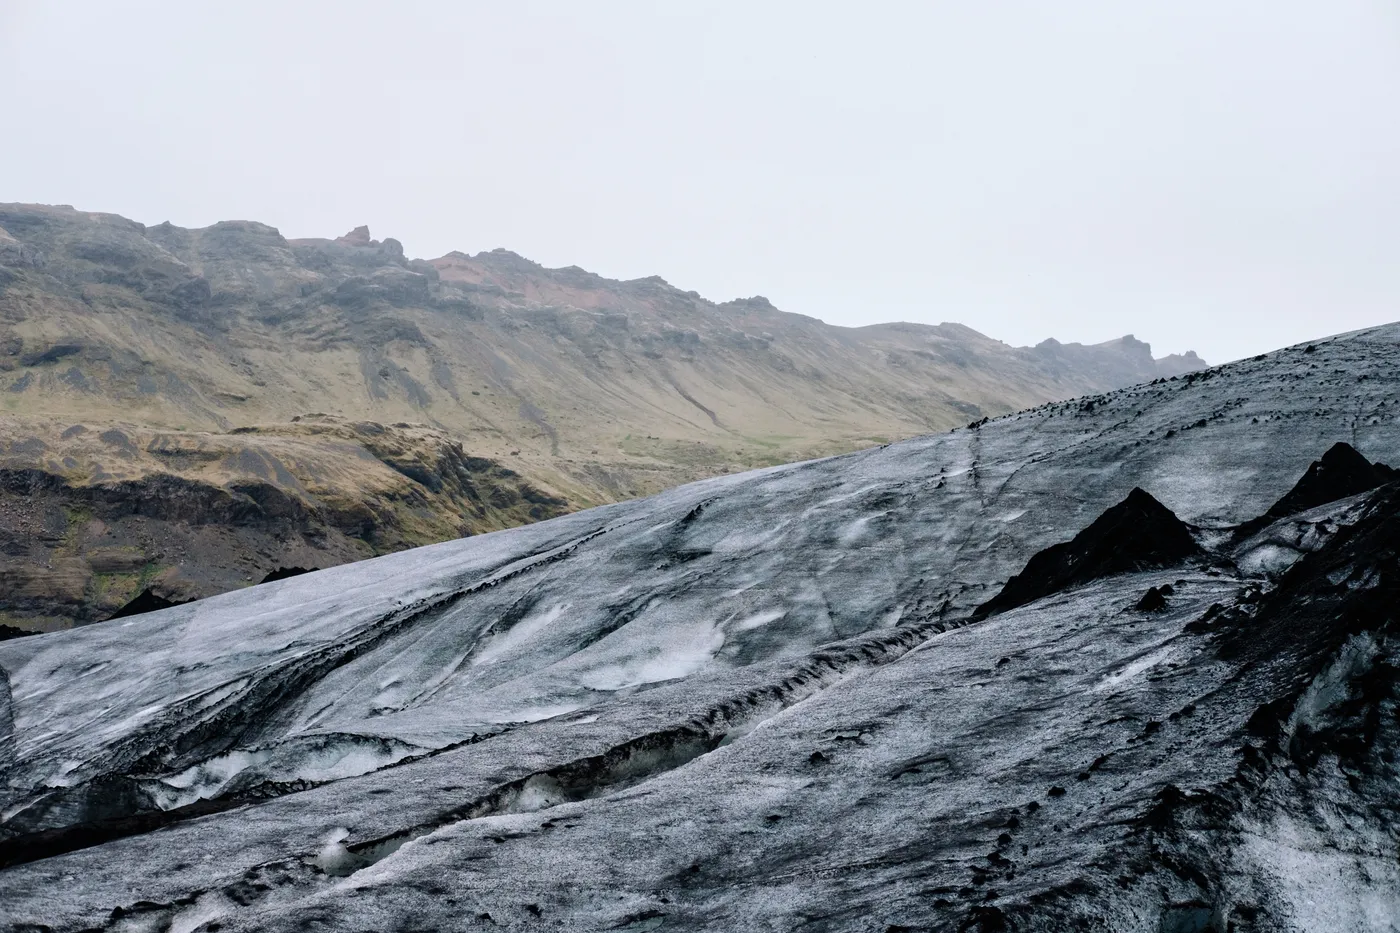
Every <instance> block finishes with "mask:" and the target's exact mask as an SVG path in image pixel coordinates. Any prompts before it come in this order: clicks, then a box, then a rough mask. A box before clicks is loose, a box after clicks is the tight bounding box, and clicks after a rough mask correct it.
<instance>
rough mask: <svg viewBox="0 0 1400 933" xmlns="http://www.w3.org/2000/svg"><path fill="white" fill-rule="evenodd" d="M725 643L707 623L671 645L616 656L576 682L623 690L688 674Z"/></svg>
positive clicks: (594, 687)
mask: <svg viewBox="0 0 1400 933" xmlns="http://www.w3.org/2000/svg"><path fill="white" fill-rule="evenodd" d="M722 647H724V633H723V632H721V631H720V630H719V629H718V628H715V627H707V631H706V632H705V633H696V637H693V638H689V639H676V640H674V641H673V642H672V644H671V645H670V646H655V647H654V648H653V649H652V653H648V654H632V655H627V656H622V657H617V658H615V659H614V660H611V661H609V662H608V663H605V664H601V665H599V666H597V667H594V668H593V669H591V670H588V671H585V672H583V673H582V674H581V675H580V677H579V682H580V683H581V684H583V685H584V686H585V687H589V688H590V689H593V690H624V689H626V688H628V687H637V686H640V685H642V684H655V683H661V682H663V681H667V680H678V679H680V678H682V677H689V676H690V675H691V674H694V673H695V672H696V671H699V670H701V669H702V668H704V667H705V665H707V664H709V663H710V661H711V660H713V659H714V656H715V655H716V654H718V653H719V649H720V648H722Z"/></svg>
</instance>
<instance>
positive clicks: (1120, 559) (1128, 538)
mask: <svg viewBox="0 0 1400 933" xmlns="http://www.w3.org/2000/svg"><path fill="white" fill-rule="evenodd" d="M1200 551H1201V549H1200V546H1199V545H1198V544H1196V541H1195V539H1194V538H1193V537H1192V536H1191V529H1190V528H1188V527H1187V526H1186V524H1185V523H1183V522H1182V521H1181V519H1179V518H1177V517H1176V516H1175V515H1173V514H1172V512H1171V510H1170V509H1168V508H1167V507H1166V506H1164V505H1162V503H1160V502H1158V501H1157V500H1156V499H1154V498H1152V496H1151V495H1149V494H1148V493H1146V492H1143V491H1142V490H1141V489H1137V488H1134V489H1133V491H1132V492H1130V493H1128V497H1127V498H1126V499H1124V500H1123V501H1122V502H1120V503H1118V504H1117V505H1115V506H1113V507H1112V508H1110V509H1108V510H1107V511H1105V512H1104V513H1103V514H1102V515H1100V516H1099V517H1098V518H1096V519H1094V521H1093V523H1092V524H1091V525H1089V527H1088V528H1085V529H1084V530H1083V531H1081V532H1080V533H1079V534H1077V535H1075V536H1074V539H1073V540H1072V541H1066V542H1065V543H1063V544H1056V545H1054V546H1053V547H1048V548H1046V549H1045V550H1043V551H1041V552H1040V553H1038V554H1036V555H1035V556H1034V557H1032V558H1031V559H1030V561H1029V562H1028V563H1027V564H1026V569H1025V570H1022V571H1021V572H1020V573H1018V574H1016V576H1014V577H1012V578H1011V579H1010V580H1008V581H1007V582H1006V586H1004V587H1002V589H1001V592H1000V593H998V594H997V595H996V596H994V597H992V598H991V599H989V600H988V601H987V602H985V603H983V604H982V605H980V606H978V607H977V610H976V611H975V612H974V613H973V615H974V616H976V617H978V618H981V617H983V616H988V615H992V614H993V613H997V612H1005V611H1006V610H1008V609H1015V608H1016V607H1017V606H1024V605H1025V604H1026V603H1030V602H1034V601H1035V600H1037V599H1044V598H1045V597H1046V596H1050V595H1051V594H1053V593H1058V592H1060V591H1061V590H1065V589H1068V588H1069V587H1071V586H1080V585H1083V584H1085V583H1088V582H1090V581H1091V580H1097V579H1099V578H1100V577H1107V576H1112V575H1113V574H1119V573H1133V572H1136V571H1143V570H1152V569H1155V568H1159V567H1174V566H1177V565H1179V564H1182V563H1184V562H1185V561H1186V560H1187V559H1188V558H1190V557H1192V556H1194V555H1196V554H1199V553H1200ZM1159 595H1160V594H1159Z"/></svg>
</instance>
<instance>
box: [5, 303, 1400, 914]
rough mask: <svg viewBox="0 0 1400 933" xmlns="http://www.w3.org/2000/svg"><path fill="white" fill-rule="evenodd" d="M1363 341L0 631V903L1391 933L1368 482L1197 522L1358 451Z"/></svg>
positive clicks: (1393, 334)
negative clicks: (136, 609) (59, 624)
mask: <svg viewBox="0 0 1400 933" xmlns="http://www.w3.org/2000/svg"><path fill="white" fill-rule="evenodd" d="M1397 362H1400V326H1397V327H1388V328H1380V329H1377V330H1372V331H1367V332H1362V333H1358V334H1352V335H1345V336H1343V337H1339V338H1335V339H1333V340H1330V341H1322V342H1318V343H1317V344H1316V345H1315V349H1313V350H1312V351H1311V352H1307V351H1305V350H1304V349H1303V348H1297V349H1293V350H1285V351H1280V352H1279V353H1277V354H1271V355H1269V356H1267V357H1265V358H1261V359H1258V360H1252V361H1247V362H1244V363H1240V364H1234V365H1231V366H1226V367H1220V368H1218V369H1213V370H1210V371H1208V372H1206V373H1205V374H1202V375H1196V376H1192V377H1185V378H1179V379H1175V380H1166V381H1158V382H1157V383H1155V384H1150V385H1144V386H1138V387H1134V388H1132V389H1128V390H1124V391H1121V392H1115V393H1112V394H1109V395H1106V396H1102V397H1096V398H1092V399H1086V400H1082V401H1078V402H1074V403H1067V404H1066V403H1062V404H1055V405H1050V406H1044V407H1042V408H1040V409H1036V410H1032V411H1028V412H1022V413H1019V414H1016V415H1011V416H1008V417H1006V418H1001V419H993V420H991V421H988V422H986V423H979V424H978V425H977V426H976V427H971V428H964V429H958V430H955V431H952V432H949V433H946V434H942V435H936V436H929V437H925V438H919V439H916V440H913V441H908V442H904V443H900V444H893V445H890V446H888V447H885V448H881V449H876V450H870V451H863V452H861V453H858V454H852V455H847V456H843V457H837V458H832V459H828V460H822V461H816V462H811V463H805V464H798V465H793V466H789V467H777V468H772V469H768V470H764V471H760V472H756V473H751V474H744V475H740V476H730V477H723V478H719V479H715V480H710V481H706V482H703V483H698V484H693V485H690V486H685V487H681V488H678V489H675V490H671V491H669V492H667V493H664V494H662V495H659V496H656V497H653V498H650V499H646V500H640V501H637V502H630V503H621V504H617V505H612V506H606V507H602V508H599V509H593V510H588V511H584V512H579V513H576V514H572V515H567V516H564V517H561V518H558V519H554V520H551V521H547V522H542V523H539V524H536V525H532V526H528V527H524V528H518V529H512V530H509V531H506V532H501V533H497V534H492V535H486V536H481V537H478V538H474V539H467V540H463V541H456V542H450V543H447V544H442V545H436V546H433V547H429V548H422V549H417V550H413V551H408V552H404V553H401V554H396V555H390V556H388V557H383V558H379V559H376V560H372V561H366V562H363V563H360V564H356V565H353V566H344V567H338V568H332V569H329V570H323V571H319V572H316V573H311V574H304V575H300V576H297V577H295V578H292V579H287V580H282V581H278V582H275V583H269V584H267V585H265V586H259V587H253V588H251V589H248V590H245V591H240V592H237V593H230V594H226V595H224V596H220V597H215V598H213V599H209V600H203V601H200V602H198V603H194V604H190V605H187V606H179V607H175V608H172V609H167V610H164V611H161V612H157V613H152V614H150V615H146V616H137V617H132V618H129V619H122V620H118V621H116V622H111V623H103V624H99V625H95V626H89V627H86V628H84V629H80V630H74V631H71V632H60V633H54V634H49V635H41V636H36V637H32V638H23V639H16V640H12V641H7V642H4V643H3V644H0V669H3V671H4V674H5V677H4V680H3V683H4V684H5V685H6V686H7V691H0V763H4V764H0V768H3V770H0V792H2V793H3V797H2V798H0V814H3V816H0V847H3V853H4V855H5V857H6V859H7V860H8V861H9V862H10V865H9V867H7V868H4V869H3V870H0V903H2V904H3V905H4V906H5V908H6V910H7V914H6V919H7V922H9V923H10V924H11V926H12V927H13V928H16V929H22V928H24V927H23V925H24V924H43V925H46V926H48V927H49V928H51V929H54V930H78V929H111V930H122V929H177V930H195V929H205V930H212V929H215V928H216V927H217V929H219V930H224V931H227V930H269V929H272V930H277V929H286V930H303V929H317V928H322V929H335V930H342V929H346V930H389V929H434V930H451V929H463V930H469V929H482V928H486V929H492V928H500V929H515V930H539V929H580V930H592V929H598V930H603V929H628V930H657V929H659V930H663V931H664V930H702V929H705V930H735V929H744V930H747V929H783V930H788V929H793V930H798V929H800V930H826V931H838V930H839V931H844V930H876V931H888V930H891V929H893V930H911V929H912V930H957V929H965V930H984V931H992V930H1034V931H1059V930H1075V929H1088V930H1100V931H1114V933H1120V931H1129V933H1131V931H1142V933H1161V931H1163V930H1171V931H1181V930H1197V931H1200V930H1216V931H1221V933H1223V931H1226V930H1229V929H1234V930H1236V931H1239V933H1244V931H1248V930H1254V931H1265V930H1268V931H1275V930H1285V931H1300V933H1301V931H1319V930H1322V931H1328V930H1339V931H1340V930H1386V929H1389V925H1390V924H1391V922H1392V920H1393V918H1394V917H1395V916H1397V914H1398V913H1400V895H1397V893H1396V892H1398V891H1400V820H1397V818H1396V815H1395V810H1394V805H1393V804H1394V786H1395V783H1394V782H1395V780H1396V777H1397V776H1396V775H1395V773H1394V768H1395V760H1396V759H1395V755H1396V752H1397V750H1400V749H1397V740H1400V735H1398V734H1397V733H1398V732H1400V720H1398V719H1397V717H1396V713H1395V711H1396V695H1395V688H1394V676H1393V674H1394V671H1395V669H1396V667H1397V661H1398V660H1400V657H1397V654H1400V652H1397V645H1396V642H1395V636H1394V631H1393V629H1394V621H1393V619H1392V614H1393V611H1394V610H1393V606H1394V605H1395V602H1394V595H1395V594H1394V593H1393V592H1392V591H1393V589H1394V585H1395V580H1394V577H1395V574H1394V569H1395V560H1396V551H1395V542H1394V540H1393V538H1394V529H1395V527H1396V522H1397V521H1400V517H1398V516H1397V514H1396V511H1397V495H1400V494H1397V492H1396V491H1395V488H1394V487H1393V486H1390V485H1385V486H1382V487H1380V488H1378V489H1375V490H1371V491H1362V492H1359V493H1356V494H1352V495H1347V496H1344V497H1343V498H1340V499H1332V500H1330V501H1320V502H1318V501H1316V500H1317V498H1318V497H1316V496H1315V497H1313V498H1312V499H1311V500H1309V502H1311V503H1314V504H1311V506H1310V507H1309V508H1306V509H1305V510H1303V511H1301V512H1296V513H1293V514H1289V515H1284V516H1282V517H1279V518H1277V519H1276V520H1271V521H1270V522H1269V524H1268V525H1267V526H1265V527H1263V528H1261V529H1259V530H1257V531H1255V532H1254V533H1252V534H1248V535H1245V536H1238V535H1237V534H1236V529H1237V528H1238V527H1239V526H1240V525H1242V524H1243V523H1246V522H1249V521H1251V520H1252V519H1254V518H1256V517H1257V516H1259V515H1262V514H1264V513H1265V512H1267V511H1269V509H1270V508H1271V507H1272V506H1273V504H1274V503H1276V502H1277V501H1278V500H1279V499H1280V497H1281V496H1282V495H1284V494H1285V493H1286V491H1287V490H1289V489H1290V488H1292V487H1293V486H1294V485H1295V484H1297V483H1298V482H1299V478H1300V477H1303V476H1304V475H1305V474H1306V473H1307V472H1308V468H1309V464H1310V463H1311V462H1312V461H1314V460H1315V459H1317V458H1319V457H1320V456H1322V455H1323V453H1324V452H1325V451H1326V450H1327V449H1328V448H1329V447H1331V446H1332V445H1333V444H1334V443H1336V442H1338V441H1346V442H1347V443H1348V444H1350V445H1351V446H1352V447H1353V448H1355V450H1357V451H1358V452H1359V453H1360V454H1361V455H1362V456H1365V457H1367V458H1373V459H1380V460H1385V461H1387V462H1394V458H1395V455H1396V453H1397V452H1400V421H1397V415H1400V408H1397V406H1398V405H1400V375H1397V373H1400V367H1398V366H1397V365H1396V364H1397ZM1339 488H1341V487H1339ZM1134 489H1144V490H1151V492H1152V497H1153V500H1154V502H1153V503H1152V504H1149V502H1148V500H1147V499H1146V497H1145V496H1144V495H1143V494H1140V493H1139V494H1134V493H1133V490H1134ZM1334 491H1335V490H1334ZM1324 498H1325V497H1324ZM1125 500H1126V505H1125ZM1129 512H1133V513H1135V514H1136V516H1137V521H1135V522H1124V521H1123V519H1124V517H1125V516H1126V515H1127V514H1128V513H1129ZM1167 513H1169V514H1170V515H1174V516H1176V517H1177V518H1176V519H1172V520H1171V521H1168V514H1167ZM1177 519H1179V521H1180V522H1181V523H1184V525H1186V526H1189V527H1190V533H1189V538H1190V540H1191V542H1192V547H1190V548H1188V547H1186V546H1185V542H1184V539H1181V538H1180V537H1179V536H1177V535H1176V531H1175V530H1180V528H1179V526H1178V525H1176V524H1174V522H1175V521H1177ZM1139 526H1144V527H1148V528H1149V530H1150V529H1151V528H1153V527H1155V529H1156V531H1158V532H1160V534H1152V535H1149V536H1148V538H1147V540H1148V541H1149V542H1156V541H1158V540H1165V541H1166V542H1167V544H1166V545H1165V546H1162V547H1158V546H1156V545H1155V544H1154V545H1153V546H1150V547H1145V548H1141V549H1139V551H1138V552H1137V553H1136V554H1134V553H1128V554H1127V555H1126V557H1125V558H1124V559H1120V555H1118V554H1117V553H1116V549H1115V548H1113V547H1108V546H1107V545H1108V544H1109V543H1116V544H1117V545H1118V546H1119V547H1131V545H1132V541H1133V538H1134V536H1133V535H1132V533H1131V532H1132V531H1133V530H1134V529H1135V528H1137V527H1139ZM1090 529H1094V530H1093V532H1092V534H1091V533H1090V532H1089V530H1090ZM1173 529H1175V530H1173ZM1081 533H1083V534H1082V535H1081ZM1076 540H1077V541H1079V543H1080V544H1081V545H1083V544H1086V543H1090V544H1095V545H1096V546H1095V547H1087V548H1084V549H1083V554H1084V555H1085V557H1084V559H1083V560H1077V561H1075V562H1073V566H1068V562H1066V561H1063V560H1062V558H1063V557H1064V556H1065V555H1066V554H1067V553H1070V552H1067V551H1066V550H1065V544H1066V542H1069V543H1070V544H1073V543H1074V542H1075V541H1076ZM1197 547H1199V549H1200V553H1197V552H1196V550H1195V548H1197ZM1075 553H1078V552H1075ZM1037 555H1042V556H1040V557H1037ZM1047 555H1048V556H1047ZM1085 561H1087V563H1086V562H1085ZM1041 565H1044V566H1049V567H1051V569H1052V570H1056V572H1055V573H1053V574H1048V575H1047V576H1046V579H1047V580H1050V581H1051V582H1052V583H1053V585H1050V586H1044V587H1039V588H1038V590H1037V592H1036V593H1035V594H1032V595H1033V598H1031V599H1030V601H1028V602H1025V603H1024V604H1021V605H1017V606H1015V607H1007V608H1005V609H1004V610H1003V611H999V612H996V613H994V614H989V615H987V616H985V617H982V618H980V619H974V618H973V613H974V610H975V609H976V607H978V606H980V605H983V604H985V603H987V602H988V600H989V599H991V598H992V597H993V596H994V594H997V593H999V592H1001V591H1002V590H1003V589H1004V588H1006V587H1007V585H1008V581H1009V580H1010V579H1011V578H1012V577H1013V575H1016V574H1018V573H1021V572H1022V571H1023V570H1027V569H1029V568H1030V567H1033V566H1041ZM1067 566H1068V570H1067V571H1066V572H1063V573H1062V572H1060V571H1063V570H1065V569H1066V567H1067ZM1081 566H1084V567H1089V568H1092V569H1093V571H1094V572H1092V573H1088V572H1085V573H1083V574H1079V571H1078V568H1079V567H1081ZM1056 568H1058V569H1056ZM1077 574H1079V575H1077ZM1151 591H1155V592H1156V593H1157V594H1158V596H1159V597H1160V602H1159V603H1157V604H1155V605H1153V606H1151V607H1146V608H1141V609H1140V608H1139V606H1140V605H1141V603H1142V599H1143V596H1144V594H1145V593H1148V592H1151ZM7 697H8V698H7ZM40 856H43V857H40ZM55 890H61V891H62V892H63V894H62V896H61V897H57V898H56V897H54V896H53V892H54V891H55Z"/></svg>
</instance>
